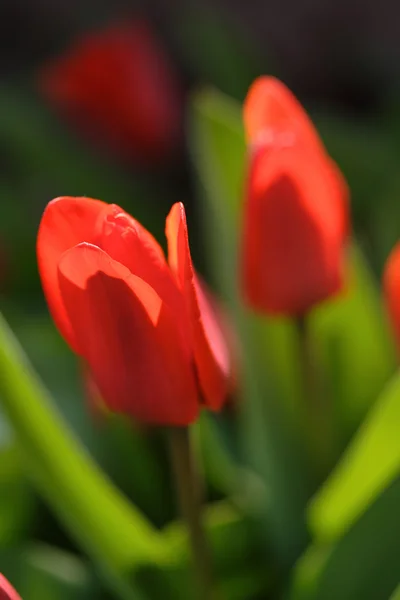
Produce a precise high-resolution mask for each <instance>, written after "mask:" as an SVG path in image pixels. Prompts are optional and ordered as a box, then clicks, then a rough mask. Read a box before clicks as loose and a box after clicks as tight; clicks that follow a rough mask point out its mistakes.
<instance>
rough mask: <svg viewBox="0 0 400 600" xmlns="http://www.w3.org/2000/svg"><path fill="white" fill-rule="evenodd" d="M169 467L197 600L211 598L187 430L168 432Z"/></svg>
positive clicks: (208, 564) (207, 557) (199, 489)
mask: <svg viewBox="0 0 400 600" xmlns="http://www.w3.org/2000/svg"><path fill="white" fill-rule="evenodd" d="M168 439H169V447H170V454H171V463H172V467H173V471H174V476H175V483H176V492H177V496H178V501H179V504H180V510H181V513H182V517H183V519H184V520H185V521H186V525H187V528H188V533H189V539H190V545H191V550H192V557H193V567H194V570H195V574H196V578H197V583H198V590H199V593H198V597H199V600H212V599H213V598H214V593H213V583H212V572H211V560H210V553H209V548H208V543H207V539H206V535H205V531H204V526H203V522H202V485H201V481H200V477H199V473H198V470H197V468H196V464H195V458H194V452H193V448H192V446H191V443H190V442H191V440H190V433H189V428H188V427H171V428H170V429H169V430H168Z"/></svg>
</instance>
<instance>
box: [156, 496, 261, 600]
mask: <svg viewBox="0 0 400 600" xmlns="http://www.w3.org/2000/svg"><path fill="white" fill-rule="evenodd" d="M203 521H204V526H205V529H206V534H207V539H208V542H209V544H210V549H211V555H212V564H213V568H214V571H215V580H216V583H217V584H218V586H220V587H221V594H222V593H223V596H222V597H224V598H229V599H230V598H232V599H233V598H235V599H237V600H248V598H249V597H251V594H250V593H249V590H252V591H257V592H261V591H262V592H263V593H264V594H265V593H266V591H267V590H268V589H269V586H270V584H271V570H270V569H269V568H268V566H266V565H265V564H263V563H262V562H261V560H260V552H259V550H260V544H259V541H258V540H257V538H256V536H255V535H254V531H253V529H252V526H251V524H250V523H249V521H248V519H247V518H244V517H243V515H242V514H241V513H239V512H238V511H237V510H236V509H234V508H233V507H232V506H231V505H230V504H229V503H228V502H227V501H222V502H219V503H216V504H213V505H210V506H208V507H207V508H206V509H205V511H204V514H203ZM163 533H164V535H165V537H166V539H167V540H168V545H169V548H170V552H171V556H173V557H174V560H173V561H172V563H171V564H170V567H169V571H170V577H171V578H172V579H171V581H172V583H174V582H175V593H176V594H177V596H173V600H175V598H176V597H179V598H182V600H183V599H185V598H188V597H189V596H190V597H191V594H192V593H193V591H192V589H191V588H192V582H191V580H190V579H188V578H187V575H186V576H185V575H184V574H185V573H186V572H187V570H188V569H190V564H191V558H190V552H189V544H188V539H187V531H186V529H185V528H184V527H183V526H182V523H181V522H175V523H172V524H170V525H169V526H168V527H166V528H165V529H164V532H163ZM167 569H168V566H167ZM234 581H236V583H237V587H236V590H235V591H233V588H234V587H235V586H234V585H233V582H234ZM172 587H173V586H172ZM228 592H229V594H228Z"/></svg>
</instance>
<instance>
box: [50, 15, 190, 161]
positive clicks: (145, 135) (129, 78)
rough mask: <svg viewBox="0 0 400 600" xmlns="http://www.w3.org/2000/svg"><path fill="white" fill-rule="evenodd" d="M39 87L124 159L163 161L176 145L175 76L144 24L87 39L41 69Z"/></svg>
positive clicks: (179, 113)
mask: <svg viewBox="0 0 400 600" xmlns="http://www.w3.org/2000/svg"><path fill="white" fill-rule="evenodd" d="M39 85H40V88H41V90H42V92H43V94H44V95H45V96H46V97H47V98H48V100H49V101H50V102H51V104H53V105H54V106H55V107H56V109H58V110H59V111H60V112H61V113H62V114H64V115H66V116H67V117H68V118H69V119H70V120H71V121H72V122H73V123H74V124H75V125H76V126H77V127H79V129H80V130H81V131H84V132H85V133H86V134H87V135H88V136H90V137H91V138H92V139H93V140H94V141H95V142H98V143H100V144H101V145H102V146H103V147H107V148H110V149H111V150H112V151H114V152H117V153H118V154H120V155H122V156H123V157H124V158H125V159H127V160H131V159H139V160H143V161H157V160H167V159H169V158H170V156H171V154H174V153H175V151H176V149H177V146H178V145H179V143H180V141H181V136H182V131H181V129H182V99H181V91H180V86H179V84H178V80H177V75H176V73H175V70H174V68H173V65H172V64H171V63H170V61H169V59H168V57H167V55H166V53H165V52H164V49H163V48H162V46H161V45H160V43H159V41H158V40H157V39H156V38H155V36H154V34H153V32H152V30H151V29H150V27H149V26H148V25H147V24H146V23H145V22H144V21H141V20H136V21H131V22H127V23H120V24H118V23H117V24H114V25H111V26H109V27H107V28H106V29H104V30H102V31H98V32H93V33H88V34H86V36H85V37H83V38H81V39H79V40H77V41H76V42H75V43H74V44H73V45H72V46H71V47H70V48H69V50H68V51H67V52H66V53H65V54H64V55H63V56H61V57H59V58H56V59H55V60H54V61H53V63H51V64H49V65H48V66H46V67H45V68H44V69H43V70H42V72H41V73H40V76H39Z"/></svg>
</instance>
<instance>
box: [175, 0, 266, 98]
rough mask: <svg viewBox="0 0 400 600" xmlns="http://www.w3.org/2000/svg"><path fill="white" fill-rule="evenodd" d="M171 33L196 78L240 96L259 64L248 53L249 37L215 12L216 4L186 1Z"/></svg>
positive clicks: (249, 48) (258, 68)
mask: <svg viewBox="0 0 400 600" xmlns="http://www.w3.org/2000/svg"><path fill="white" fill-rule="evenodd" d="M174 33H175V36H176V37H177V38H178V41H179V43H180V45H181V48H182V52H181V53H182V57H183V60H185V62H187V63H188V67H189V69H190V70H191V71H193V70H195V72H196V75H197V79H201V80H203V81H204V82H206V83H208V84H212V85H215V86H216V87H217V88H218V89H220V90H222V91H223V92H225V93H226V94H230V95H232V96H234V97H236V98H238V99H241V98H243V97H244V95H245V93H246V91H247V88H248V87H249V85H250V83H251V82H252V80H253V79H254V78H255V77H256V76H257V74H258V73H259V72H260V68H261V65H257V64H256V62H257V61H256V59H255V53H251V52H250V50H251V40H245V39H244V37H243V30H238V29H237V28H235V27H234V24H233V23H229V22H228V20H227V19H226V18H225V16H224V15H221V14H219V12H218V7H217V6H215V5H213V6H212V7H210V6H207V5H206V4H203V3H202V4H195V3H193V2H187V3H186V4H185V6H182V7H179V15H177V16H176V19H175V27H174ZM264 66H265V65H264Z"/></svg>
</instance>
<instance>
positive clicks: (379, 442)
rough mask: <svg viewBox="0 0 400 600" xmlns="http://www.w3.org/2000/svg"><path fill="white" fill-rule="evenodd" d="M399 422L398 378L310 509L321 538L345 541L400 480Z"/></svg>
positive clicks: (388, 389) (317, 537)
mask: <svg viewBox="0 0 400 600" xmlns="http://www.w3.org/2000/svg"><path fill="white" fill-rule="evenodd" d="M399 423H400V376H399V375H396V377H395V378H394V380H393V381H392V382H391V383H390V385H389V386H388V387H387V388H386V389H385V390H384V392H383V393H382V394H381V396H380V397H379V399H378V401H377V402H376V404H375V406H374V407H373V408H372V409H371V411H370V413H369V414H368V417H367V419H366V420H365V422H364V423H363V425H362V427H361V428H360V430H359V432H358V433H357V435H356V437H355V438H354V440H353V441H352V443H351V445H350V447H349V448H348V450H347V451H346V453H345V455H344V456H343V458H342V460H341V461H340V463H339V464H338V466H337V467H336V469H335V470H334V471H333V473H332V475H331V476H330V477H329V479H328V480H327V482H326V483H325V485H324V486H323V488H322V490H321V491H320V492H319V493H318V494H317V495H316V497H315V498H314V499H313V501H312V503H311V505H310V509H309V522H310V527H311V529H312V532H313V534H314V536H315V537H316V539H318V540H322V541H329V540H335V539H337V538H338V537H340V536H341V535H342V534H343V533H344V532H345V531H346V530H347V529H348V528H349V526H350V525H351V524H352V523H353V522H354V521H355V520H357V519H358V518H359V516H360V514H362V513H363V512H364V511H365V510H366V509H367V508H368V506H369V505H370V504H372V503H373V502H374V500H375V499H376V497H377V496H378V495H379V494H380V493H381V492H382V491H383V490H384V489H385V488H386V487H387V486H388V485H389V484H390V483H391V482H392V481H393V480H394V479H395V478H396V477H398V476H399V475H400V435H399Z"/></svg>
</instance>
